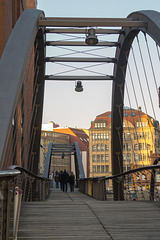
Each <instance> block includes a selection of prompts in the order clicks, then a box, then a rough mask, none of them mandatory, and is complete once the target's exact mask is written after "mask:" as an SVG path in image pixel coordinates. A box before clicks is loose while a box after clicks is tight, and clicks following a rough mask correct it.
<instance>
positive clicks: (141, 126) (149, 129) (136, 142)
mask: <svg viewBox="0 0 160 240" xmlns="http://www.w3.org/2000/svg"><path fill="white" fill-rule="evenodd" d="M117 141H118V139H117ZM159 143H160V129H159V122H158V121H156V120H155V119H153V118H152V117H150V116H149V115H147V114H145V113H144V112H142V111H141V108H139V109H138V110H135V109H130V108H125V109H124V118H123V171H124V172H125V171H127V170H130V169H132V168H133V167H135V166H136V165H137V166H145V165H151V157H150V155H151V153H154V154H157V155H158V154H159V153H160V148H159V146H160V145H159ZM89 162H90V177H98V176H104V175H105V176H109V175H111V172H112V164H111V112H105V113H103V114H100V115H98V116H97V117H96V119H95V120H94V121H93V122H92V123H91V127H90V130H89Z"/></svg>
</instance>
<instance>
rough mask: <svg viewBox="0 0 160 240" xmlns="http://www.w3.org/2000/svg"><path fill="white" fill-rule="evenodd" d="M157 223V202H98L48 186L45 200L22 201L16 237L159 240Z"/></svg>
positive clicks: (159, 208)
mask: <svg viewBox="0 0 160 240" xmlns="http://www.w3.org/2000/svg"><path fill="white" fill-rule="evenodd" d="M159 222H160V202H141V201H140V202H139V201H125V202H122V201H116V202H113V201H99V200H96V199H94V198H91V197H89V196H87V195H84V194H82V193H80V192H79V190H78V189H75V192H73V193H71V192H69V191H68V192H67V193H64V192H62V191H60V189H56V188H52V189H51V192H50V194H49V197H48V198H47V200H46V201H45V202H28V203H23V204H22V209H21V214H20V223H19V231H18V239H27V240H29V239H36V240H39V239H60V240H66V239H67V240H69V239H75V240H81V239H84V240H93V239H95V240H98V239H101V240H105V239H114V240H120V239H122V240H124V239H127V240H132V239H137V240H141V239H145V240H146V239H154V240H159V236H160V228H159Z"/></svg>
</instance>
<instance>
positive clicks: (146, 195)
mask: <svg viewBox="0 0 160 240" xmlns="http://www.w3.org/2000/svg"><path fill="white" fill-rule="evenodd" d="M156 169H160V165H150V166H144V167H140V168H136V169H132V170H129V171H126V172H123V173H120V174H117V175H112V176H108V177H107V176H102V177H91V178H80V179H79V189H80V191H81V192H83V193H85V194H88V195H90V196H92V197H94V198H96V199H99V200H106V199H107V197H108V196H109V195H108V194H110V196H111V194H112V195H113V191H112V188H113V185H112V184H113V183H111V182H110V183H109V182H108V183H107V182H106V181H107V180H116V181H117V183H118V184H122V186H123V192H124V193H125V198H126V199H127V196H128V195H127V194H129V198H130V199H132V198H133V197H132V194H133V193H134V194H135V195H137V197H136V199H137V200H138V199H141V200H150V201H154V200H155V199H156V200H157V199H158V200H160V191H159V189H158V186H160V182H157V181H156V182H155V179H154V183H156V184H155V186H154V185H153V178H155V177H156V175H155V170H156ZM146 171H147V172H148V173H146ZM136 173H137V174H136ZM139 173H141V174H144V175H145V179H142V181H141V180H140V177H138V176H140V175H139ZM143 187H144V188H143ZM140 194H141V197H139V196H138V195H140ZM109 199H110V200H111V198H110V197H109ZM112 200H113V199H112ZM118 200H122V199H121V198H120V196H119V198H118ZM123 200H124V199H123Z"/></svg>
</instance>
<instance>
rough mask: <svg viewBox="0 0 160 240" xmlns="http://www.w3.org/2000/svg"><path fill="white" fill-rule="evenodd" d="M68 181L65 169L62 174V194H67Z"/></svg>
mask: <svg viewBox="0 0 160 240" xmlns="http://www.w3.org/2000/svg"><path fill="white" fill-rule="evenodd" d="M68 181H69V174H68V172H67V171H66V169H64V172H63V174H62V183H63V192H67V190H68Z"/></svg>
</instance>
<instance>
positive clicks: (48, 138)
mask: <svg viewBox="0 0 160 240" xmlns="http://www.w3.org/2000/svg"><path fill="white" fill-rule="evenodd" d="M50 142H52V143H53V144H70V136H69V135H68V134H63V133H58V132H57V133H56V132H53V128H52V131H43V130H42V131H41V147H40V172H41V173H43V171H44V165H45V159H46V155H47V151H48V144H49V143H50ZM64 169H66V170H67V171H68V172H70V169H71V164H70V156H65V158H62V155H53V156H52V159H51V166H50V172H53V171H54V172H55V171H58V172H59V171H61V170H62V171H63V170H64Z"/></svg>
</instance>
